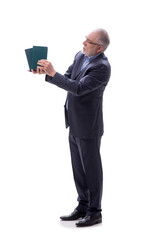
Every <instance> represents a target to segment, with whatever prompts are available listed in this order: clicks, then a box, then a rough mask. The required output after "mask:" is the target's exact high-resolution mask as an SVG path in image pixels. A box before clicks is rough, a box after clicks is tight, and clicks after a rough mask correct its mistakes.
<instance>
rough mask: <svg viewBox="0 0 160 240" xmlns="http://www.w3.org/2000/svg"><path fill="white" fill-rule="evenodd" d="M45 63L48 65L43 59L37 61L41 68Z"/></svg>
mask: <svg viewBox="0 0 160 240" xmlns="http://www.w3.org/2000/svg"><path fill="white" fill-rule="evenodd" d="M47 63H49V62H48V61H47V60H45V59H41V60H39V61H38V64H39V65H41V66H44V65H46V64H47Z"/></svg>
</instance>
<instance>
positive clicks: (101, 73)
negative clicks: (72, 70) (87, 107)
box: [46, 65, 110, 96]
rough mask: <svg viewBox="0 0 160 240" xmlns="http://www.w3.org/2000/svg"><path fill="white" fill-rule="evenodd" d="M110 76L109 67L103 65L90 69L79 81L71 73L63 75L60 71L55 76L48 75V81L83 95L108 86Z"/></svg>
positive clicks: (75, 93) (77, 94)
mask: <svg viewBox="0 0 160 240" xmlns="http://www.w3.org/2000/svg"><path fill="white" fill-rule="evenodd" d="M109 77H110V69H109V67H108V66H106V65H101V66H97V67H96V68H94V69H90V71H89V72H88V74H86V75H85V76H84V77H82V78H81V79H80V80H79V81H76V80H72V79H71V78H70V76H69V74H67V75H66V74H65V75H61V74H60V73H56V74H55V76H54V77H50V76H48V75H46V81H47V82H50V83H52V84H55V85H57V86H58V87H60V88H63V89H64V90H66V91H68V92H70V93H72V94H74V95H76V96H81V95H84V94H87V93H89V92H92V91H94V90H96V89H97V88H99V87H102V86H106V85H107V83H108V81H109Z"/></svg>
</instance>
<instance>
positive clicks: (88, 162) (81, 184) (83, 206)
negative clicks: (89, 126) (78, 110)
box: [69, 134, 103, 215]
mask: <svg viewBox="0 0 160 240" xmlns="http://www.w3.org/2000/svg"><path fill="white" fill-rule="evenodd" d="M100 143H101V137H99V138H94V139H79V138H77V137H74V136H72V135H71V134H69V144H70V152H71V161H72V169H73V177H74V181H75V186H76V189H77V192H78V202H79V204H78V206H77V208H76V209H77V210H79V211H84V212H87V214H90V215H95V214H97V212H98V213H99V212H101V199H102V188H103V170H102V162H101V155H100Z"/></svg>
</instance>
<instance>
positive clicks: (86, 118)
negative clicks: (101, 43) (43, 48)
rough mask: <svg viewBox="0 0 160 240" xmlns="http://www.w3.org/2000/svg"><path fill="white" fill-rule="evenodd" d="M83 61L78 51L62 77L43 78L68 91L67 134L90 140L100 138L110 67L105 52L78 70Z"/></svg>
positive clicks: (56, 75) (66, 110)
mask: <svg viewBox="0 0 160 240" xmlns="http://www.w3.org/2000/svg"><path fill="white" fill-rule="evenodd" d="M83 61H84V54H83V53H82V52H78V53H77V54H76V56H75V59H74V62H73V64H72V65H71V66H70V67H69V68H68V70H67V71H66V73H65V74H64V75H61V74H60V73H56V74H55V76H54V77H50V76H48V75H46V81H47V82H50V83H53V84H55V85H57V86H58V87H60V88H63V89H65V90H66V91H68V96H67V101H68V103H67V109H66V104H65V119H66V127H67V126H69V127H70V133H71V134H72V135H73V136H75V137H78V138H81V139H90V138H96V137H100V136H102V135H103V113H102V104H103V92H104V89H105V87H106V85H107V83H108V81H109V78H110V73H111V67H110V64H109V62H108V59H107V57H106V56H105V55H104V53H101V54H99V55H98V56H97V57H96V58H95V59H93V60H92V61H91V62H90V63H89V64H88V65H87V66H86V67H85V68H83V69H82V70H81V67H82V64H83Z"/></svg>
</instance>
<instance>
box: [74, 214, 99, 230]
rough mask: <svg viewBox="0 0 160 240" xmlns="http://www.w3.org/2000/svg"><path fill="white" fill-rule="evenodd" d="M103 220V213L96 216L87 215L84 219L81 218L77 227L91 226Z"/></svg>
mask: <svg viewBox="0 0 160 240" xmlns="http://www.w3.org/2000/svg"><path fill="white" fill-rule="evenodd" d="M101 222H102V215H101V213H100V214H98V215H96V216H90V215H89V216H86V217H84V218H83V219H82V220H80V221H79V222H78V223H76V226H77V227H89V226H92V225H94V224H97V223H101Z"/></svg>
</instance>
